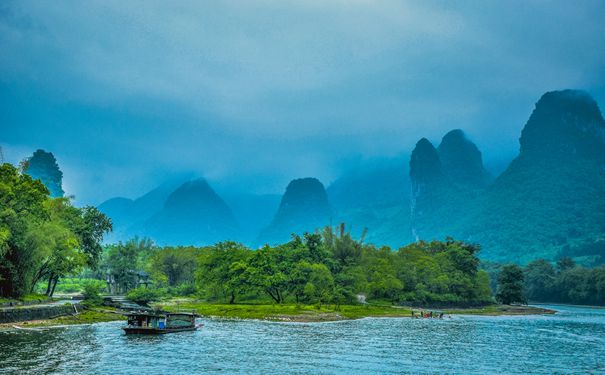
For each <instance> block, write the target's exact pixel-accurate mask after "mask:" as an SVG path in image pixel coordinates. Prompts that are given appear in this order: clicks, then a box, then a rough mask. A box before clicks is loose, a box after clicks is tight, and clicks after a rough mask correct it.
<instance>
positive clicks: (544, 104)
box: [519, 90, 605, 159]
mask: <svg viewBox="0 0 605 375" xmlns="http://www.w3.org/2000/svg"><path fill="white" fill-rule="evenodd" d="M519 143H520V144H521V155H522V156H528V155H530V156H531V155H533V156H539V157H547V158H553V157H554V158H559V157H568V156H571V155H577V156H585V157H589V158H594V157H595V156H596V157H598V158H599V159H603V158H605V121H604V120H603V116H602V114H601V111H600V109H599V107H598V105H597V103H596V102H595V100H594V99H593V98H592V97H591V96H590V95H589V94H588V93H587V92H585V91H580V90H562V91H550V92H547V93H546V94H544V95H542V97H541V98H540V100H538V102H537V103H536V107H535V109H534V111H533V112H532V114H531V116H530V118H529V120H528V121H527V123H526V124H525V127H524V128H523V132H522V133H521V138H520V140H519Z"/></svg>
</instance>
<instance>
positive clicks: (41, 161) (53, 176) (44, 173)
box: [23, 150, 65, 198]
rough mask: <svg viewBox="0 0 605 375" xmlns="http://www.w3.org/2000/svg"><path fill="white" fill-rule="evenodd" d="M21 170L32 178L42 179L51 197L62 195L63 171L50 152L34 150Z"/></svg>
mask: <svg viewBox="0 0 605 375" xmlns="http://www.w3.org/2000/svg"><path fill="white" fill-rule="evenodd" d="M23 171H24V172H25V173H27V174H28V175H30V176H31V177H32V178H34V179H39V180H40V181H42V183H43V184H44V186H46V188H47V189H48V191H50V196H51V197H53V198H56V197H62V196H63V195H64V194H65V192H64V191H63V186H62V184H63V172H61V169H59V165H58V164H57V159H55V156H54V155H53V154H52V152H46V151H44V150H36V152H34V154H33V155H32V156H30V157H29V158H27V159H26V160H25V162H24V164H23Z"/></svg>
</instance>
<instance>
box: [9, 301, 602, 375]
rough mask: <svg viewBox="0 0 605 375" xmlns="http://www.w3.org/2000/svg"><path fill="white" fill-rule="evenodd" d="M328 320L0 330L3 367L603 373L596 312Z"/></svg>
mask: <svg viewBox="0 0 605 375" xmlns="http://www.w3.org/2000/svg"><path fill="white" fill-rule="evenodd" d="M553 308H555V309H557V310H559V311H560V312H559V314H557V315H554V316H521V317H513V316H511V317H475V316H464V317H461V316H458V317H454V318H453V319H451V320H449V319H444V320H428V319H427V320H421V319H387V318H385V319H362V320H356V321H346V322H336V323H312V324H309V323H270V322H261V321H235V320H205V321H204V323H205V326H204V328H202V329H201V330H199V331H196V332H182V333H174V334H168V335H165V336H125V335H124V334H123V333H122V331H121V330H120V329H119V327H120V326H121V323H103V324H95V325H90V326H77V327H69V328H57V329H51V330H48V331H44V332H25V331H10V332H1V333H0V373H2V374H4V373H6V374H13V373H14V374H27V373H31V374H43V373H53V374H54V373H59V374H80V373H86V374H137V373H138V374H171V373H174V374H177V373H179V374H183V373H213V372H220V373H234V372H237V373H297V374H318V373H327V374H328V373H330V374H331V373H346V374H352V373H360V374H361V373H380V374H385V373H464V374H468V373H477V374H485V373H506V374H510V373H519V374H525V373H529V372H531V373H543V374H551V373H570V372H582V373H586V372H588V373H599V372H604V373H605V310H603V309H589V308H578V307H567V306H566V307H563V306H555V307H553Z"/></svg>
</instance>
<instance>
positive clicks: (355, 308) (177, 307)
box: [155, 299, 556, 322]
mask: <svg viewBox="0 0 605 375" xmlns="http://www.w3.org/2000/svg"><path fill="white" fill-rule="evenodd" d="M155 306H156V307H157V308H161V309H164V310H167V311H190V312H195V313H197V314H199V315H201V316H203V317H213V318H236V319H260V320H269V321H282V322H327V321H339V320H350V319H360V318H369V317H392V318H410V317H411V316H412V309H413V310H416V311H419V310H424V311H431V310H432V311H437V309H430V308H413V307H404V306H386V305H385V306H380V305H371V304H366V305H341V306H339V307H337V308H335V307H334V306H333V305H330V306H329V307H326V306H323V307H322V308H319V307H318V306H316V305H295V304H282V305H256V304H233V305H228V304H213V303H207V302H200V301H194V300H186V299H177V300H173V301H169V302H164V303H161V304H157V305H155ZM439 311H443V312H444V313H445V314H448V315H454V314H457V315H490V316H497V315H539V314H554V313H556V311H554V310H550V309H545V308H540V307H533V306H508V305H489V306H485V307H482V308H472V309H445V310H439Z"/></svg>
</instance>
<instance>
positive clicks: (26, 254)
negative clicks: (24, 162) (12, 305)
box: [0, 164, 111, 297]
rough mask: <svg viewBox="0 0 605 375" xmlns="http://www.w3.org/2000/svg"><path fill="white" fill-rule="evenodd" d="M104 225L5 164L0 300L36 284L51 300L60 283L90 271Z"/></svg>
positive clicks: (0, 199)
mask: <svg viewBox="0 0 605 375" xmlns="http://www.w3.org/2000/svg"><path fill="white" fill-rule="evenodd" d="M109 230H111V222H110V220H109V219H108V218H107V217H106V216H105V215H103V214H101V213H100V212H99V211H98V210H97V209H96V208H94V207H84V208H76V207H74V206H72V205H71V203H70V201H69V199H67V198H54V199H53V198H50V197H49V191H48V189H47V188H46V187H45V186H44V185H43V184H42V183H41V182H40V181H39V180H33V179H32V177H30V176H29V175H27V174H25V173H20V172H19V171H18V170H17V168H15V167H14V166H12V165H10V164H3V165H2V166H0V296H7V297H20V296H23V295H24V294H27V293H30V292H32V291H33V289H34V287H35V286H36V284H37V283H38V282H40V281H45V282H46V283H47V288H46V294H47V295H49V296H52V294H53V293H54V290H55V287H56V285H57V282H58V281H59V279H60V278H62V277H65V276H68V275H73V274H77V273H78V272H80V271H81V270H82V269H83V268H84V267H88V268H95V267H96V266H97V264H98V261H99V258H100V254H101V252H102V248H101V245H100V242H101V240H102V237H103V234H104V233H105V232H107V231H109Z"/></svg>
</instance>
